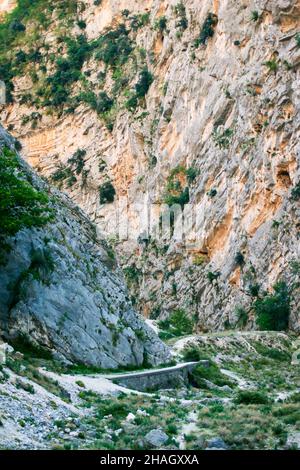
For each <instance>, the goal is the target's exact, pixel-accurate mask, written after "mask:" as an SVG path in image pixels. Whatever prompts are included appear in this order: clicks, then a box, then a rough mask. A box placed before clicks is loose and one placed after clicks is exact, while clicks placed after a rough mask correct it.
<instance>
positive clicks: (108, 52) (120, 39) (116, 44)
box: [95, 24, 132, 67]
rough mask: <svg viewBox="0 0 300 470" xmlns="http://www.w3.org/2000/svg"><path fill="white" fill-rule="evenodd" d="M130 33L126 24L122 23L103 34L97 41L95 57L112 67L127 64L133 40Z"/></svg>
mask: <svg viewBox="0 0 300 470" xmlns="http://www.w3.org/2000/svg"><path fill="white" fill-rule="evenodd" d="M128 34H129V31H128V30H127V29H126V27H125V25H124V24H121V25H119V26H118V28H117V29H115V30H111V31H109V32H108V33H106V34H105V35H104V36H101V37H100V38H99V39H98V40H97V41H96V42H95V48H96V54H95V58H96V59H98V60H102V61H103V62H104V63H105V64H106V65H110V66H112V67H115V66H116V65H118V64H120V65H122V64H125V63H126V62H127V60H128V58H129V56H130V54H131V52H132V41H131V39H130V38H129V36H128Z"/></svg>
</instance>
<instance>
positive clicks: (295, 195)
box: [291, 183, 300, 201]
mask: <svg viewBox="0 0 300 470" xmlns="http://www.w3.org/2000/svg"><path fill="white" fill-rule="evenodd" d="M291 198H292V199H293V200H294V201H299V199H300V183H298V184H296V186H295V187H294V188H293V189H292V192H291Z"/></svg>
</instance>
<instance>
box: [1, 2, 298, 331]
mask: <svg viewBox="0 0 300 470" xmlns="http://www.w3.org/2000/svg"><path fill="white" fill-rule="evenodd" d="M3 3H4V2H2V4H3ZM44 3H47V2H44ZM51 3H52V5H53V12H52V17H51V18H49V19H48V21H47V22H45V18H42V19H41V17H42V15H40V16H41V17H37V15H36V14H33V13H32V12H31V11H30V10H28V14H27V15H26V16H25V17H24V18H21V20H22V21H23V23H22V21H21V23H22V24H23V26H25V27H26V30H25V31H24V29H22V27H21V28H20V27H19V29H21V31H20V32H18V33H16V35H15V37H14V39H13V41H12V43H11V44H10V47H9V48H8V49H7V50H6V49H5V47H2V50H1V57H2V59H1V60H2V62H1V64H2V69H1V70H2V72H1V73H2V75H3V78H2V80H4V81H5V82H6V84H7V89H8V92H11V93H12V95H13V100H9V101H11V102H9V103H8V104H7V105H6V106H4V107H3V109H2V113H1V121H2V122H3V124H4V125H5V126H6V127H7V128H9V129H10V130H11V131H12V132H13V135H14V136H16V137H17V138H18V139H20V141H21V142H22V144H23V155H24V157H25V158H26V160H27V161H28V162H29V163H30V164H31V165H33V166H34V167H35V168H36V169H37V170H38V171H39V172H40V173H41V174H42V175H43V176H46V177H48V178H52V180H54V181H56V182H57V183H58V184H59V185H60V187H61V188H62V189H63V190H64V191H66V192H67V193H68V194H69V195H70V196H71V198H72V199H73V200H74V201H75V202H76V203H77V204H79V205H80V206H81V208H83V209H84V211H85V212H86V214H88V215H89V216H90V217H91V218H92V219H93V220H94V221H95V222H96V223H97V225H98V226H99V228H100V229H101V230H103V231H104V232H105V233H106V234H107V235H109V236H110V237H111V239H112V240H113V241H114V242H115V244H116V249H117V252H118V254H119V258H120V261H121V263H122V265H123V266H124V268H125V274H126V275H127V279H128V283H129V287H130V289H131V292H132V295H133V298H134V300H135V301H136V303H137V306H138V307H139V309H140V311H141V312H142V313H143V314H144V315H146V316H152V317H157V316H161V317H164V316H166V315H167V314H169V313H170V312H172V311H174V310H176V309H178V308H180V309H181V310H182V311H185V312H187V314H188V315H190V316H191V317H192V318H193V319H194V323H195V327H196V328H197V329H198V330H205V329H214V328H224V327H228V326H235V325H236V324H237V322H238V321H239V312H241V311H246V314H247V318H246V319H245V318H244V323H245V324H246V326H247V327H249V328H251V327H253V326H255V322H254V318H253V312H252V310H251V305H252V302H253V298H255V296H254V297H253V295H252V294H253V286H255V288H256V291H257V289H258V290H259V291H260V292H263V291H265V290H271V289H272V286H273V285H274V284H275V282H276V281H277V280H279V279H283V280H284V281H285V282H286V283H287V284H288V285H289V286H292V285H293V286H295V284H296V283H297V281H298V276H299V264H298V257H299V240H298V238H299V237H298V224H299V64H300V46H299V21H300V5H299V1H297V0H282V1H275V0H274V1H272V0H253V1H252V0H243V1H241V2H236V1H233V0H219V1H217V0H216V1H208V0H205V1H202V2H199V1H196V0H186V1H185V2H182V3H180V2H179V1H178V0H165V1H158V0H147V1H137V0H126V2H125V1H122V0H118V1H115V0H102V1H99V2H94V1H92V0H86V1H84V2H80V4H79V3H78V5H77V10H75V11H74V9H72V8H71V7H70V8H69V9H67V6H68V5H69V2H64V4H65V8H66V11H65V12H64V14H63V15H62V14H61V9H62V8H63V7H62V5H61V3H62V2H60V1H56V2H51ZM72 4H73V6H74V5H75V4H76V2H73V3H72ZM37 10H38V11H39V12H40V11H42V10H43V2H37ZM48 16H49V15H48ZM120 25H125V29H124V27H123V28H121V29H120V28H119V26H120ZM78 36H80V38H78ZM76 37H77V39H76V42H75V43H73V46H74V44H75V50H77V51H78V50H80V54H79V55H76V54H75V53H74V47H73V46H72V43H71V44H70V43H69V42H68V41H69V40H70V38H73V39H74V40H75V38H76ZM21 50H22V51H23V54H22V53H21V52H20V53H19V54H18V51H21ZM24 52H25V53H26V54H25V56H24ZM3 57H4V59H3ZM7 59H9V60H10V61H12V63H13V68H12V70H11V69H9V71H7V67H6V68H5V60H7ZM63 59H66V60H65V61H64V60H63ZM3 64H4V65H3ZM12 84H13V85H14V89H12ZM60 85H63V86H62V87H60ZM187 188H188V189H187ZM99 192H100V197H99ZM145 200H146V201H150V202H151V203H152V204H154V207H152V211H153V213H154V214H155V215H156V216H157V218H156V221H157V220H158V215H159V213H160V207H159V205H160V204H161V203H164V202H165V203H167V204H169V203H170V202H174V201H175V202H178V201H179V202H180V203H181V205H182V206H185V207H186V208H187V207H188V204H187V202H188V200H189V202H190V203H191V206H192V208H193V211H194V212H193V219H192V223H191V224H190V226H189V227H188V228H187V230H186V233H185V238H184V240H182V239H179V240H178V239H177V237H176V236H175V235H176V233H175V235H174V236H172V237H171V238H170V239H167V240H164V239H161V238H159V237H158V238H157V237H155V236H154V234H152V238H151V240H150V241H149V240H148V241H147V240H146V242H140V241H141V239H143V238H145V237H144V235H143V232H144V230H145V226H143V224H141V223H140V211H141V210H142V209H143V207H144V205H143V204H144V201H145ZM179 222H180V221H179ZM179 222H178V223H179ZM127 224H129V225H128V226H127ZM153 225H154V226H156V224H155V223H154V224H153ZM175 225H176V224H175ZM124 227H126V229H125V228H124ZM298 294H299V293H298V291H297V289H296V288H295V289H294V291H293V300H292V303H291V307H292V315H291V319H290V326H291V327H292V328H293V329H295V330H299V328H300V322H299V313H298V311H299V295H298ZM242 309H243V310H242Z"/></svg>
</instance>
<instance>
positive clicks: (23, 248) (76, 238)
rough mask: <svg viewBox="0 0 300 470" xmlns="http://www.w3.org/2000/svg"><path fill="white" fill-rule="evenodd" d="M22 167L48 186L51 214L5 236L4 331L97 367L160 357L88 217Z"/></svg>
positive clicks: (0, 302) (1, 275) (0, 141)
mask: <svg viewBox="0 0 300 470" xmlns="http://www.w3.org/2000/svg"><path fill="white" fill-rule="evenodd" d="M4 145H7V146H10V147H12V146H13V140H12V139H11V138H10V137H9V136H8V135H7V134H6V133H4V131H3V130H2V129H1V128H0V148H1V147H3V146H4ZM20 164H21V165H23V163H22V162H21V163H20ZM24 173H25V174H26V175H27V177H28V178H30V179H31V181H32V184H33V186H34V187H35V188H36V189H38V190H41V189H42V190H43V191H46V192H48V193H49V199H50V201H51V206H52V208H53V209H54V220H53V221H52V222H49V223H48V224H47V225H45V226H44V227H42V228H34V229H26V230H22V231H20V232H19V233H17V235H16V236H15V237H14V238H13V239H11V240H9V241H10V244H11V245H12V249H11V251H10V252H9V253H8V254H7V258H6V261H5V265H4V266H1V268H0V325H1V333H2V335H3V336H5V337H6V338H8V339H10V340H13V339H17V338H19V337H20V336H21V337H22V339H23V340H24V339H25V340H26V341H28V342H30V343H32V344H35V345H38V346H40V347H42V348H44V349H47V350H49V351H52V352H54V353H55V354H56V357H57V358H60V359H67V360H69V361H75V362H80V363H84V364H90V365H94V366H98V367H102V368H117V367H119V366H128V365H136V366H139V365H141V364H143V363H145V362H147V363H150V364H154V365H155V364H159V363H161V362H166V361H167V360H168V357H169V353H168V350H167V348H166V347H165V346H164V345H163V343H162V342H161V341H160V340H159V339H158V337H157V336H156V334H155V333H154V331H153V330H152V329H151V328H149V327H148V326H147V325H146V324H145V323H144V322H143V320H142V319H141V318H140V317H139V316H138V315H137V314H136V312H135V311H134V309H133V307H132V305H131V303H130V301H129V299H128V295H127V291H126V288H125V286H124V282H123V278H122V276H121V273H120V270H119V269H118V267H117V265H116V263H115V260H114V257H113V254H112V253H111V251H110V250H109V248H108V246H107V245H106V243H105V242H104V241H103V240H100V239H99V238H98V237H97V235H96V231H95V228H94V226H93V224H92V223H90V221H89V220H88V219H87V218H86V216H85V215H84V214H83V213H82V212H81V211H80V210H79V209H78V208H77V207H76V206H75V205H74V204H73V203H72V202H71V201H70V200H69V199H68V197H66V196H63V195H61V194H60V193H59V192H58V191H57V190H52V189H51V187H49V186H48V185H47V184H46V183H44V182H43V181H42V180H41V179H39V178H38V177H36V176H35V175H34V173H33V172H32V171H31V170H30V169H29V168H28V167H27V166H26V165H24ZM33 263H34V266H35V270H34V271H33V270H32V267H33Z"/></svg>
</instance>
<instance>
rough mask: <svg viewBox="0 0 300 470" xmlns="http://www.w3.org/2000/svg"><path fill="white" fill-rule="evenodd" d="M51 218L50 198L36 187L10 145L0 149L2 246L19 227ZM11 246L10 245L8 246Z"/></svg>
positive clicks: (31, 225)
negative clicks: (9, 147)
mask: <svg viewBox="0 0 300 470" xmlns="http://www.w3.org/2000/svg"><path fill="white" fill-rule="evenodd" d="M50 218H51V210H50V208H49V199H48V197H47V195H46V194H45V193H44V192H43V191H38V190H36V189H35V188H34V187H33V186H32V184H31V182H30V181H29V177H28V176H27V175H26V173H25V171H24V170H23V168H22V166H21V164H20V162H19V160H18V157H17V156H16V154H15V153H14V152H12V151H11V150H9V149H8V148H4V149H2V150H1V151H0V249H3V248H4V247H5V246H6V238H7V237H9V236H13V235H15V234H16V233H17V232H18V231H19V230H21V229H23V228H30V227H40V226H42V225H44V224H46V223H47V222H48V221H49V220H50ZM7 248H8V247H7Z"/></svg>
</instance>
